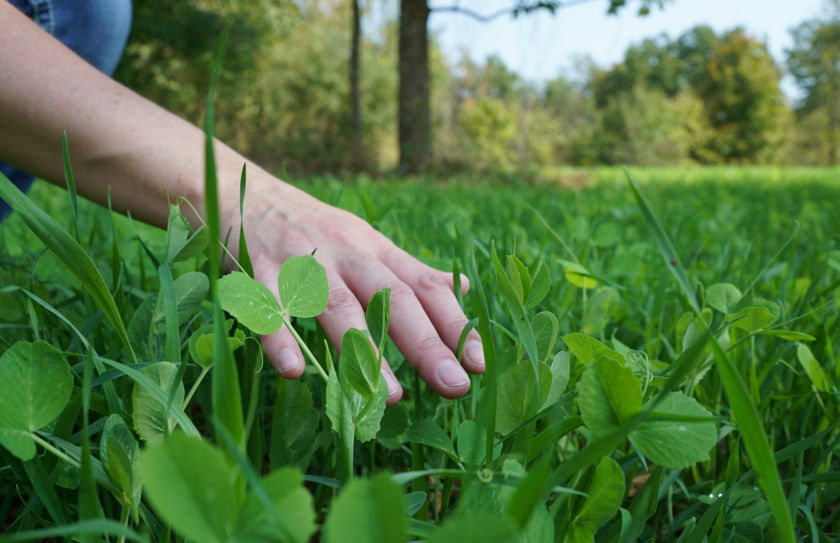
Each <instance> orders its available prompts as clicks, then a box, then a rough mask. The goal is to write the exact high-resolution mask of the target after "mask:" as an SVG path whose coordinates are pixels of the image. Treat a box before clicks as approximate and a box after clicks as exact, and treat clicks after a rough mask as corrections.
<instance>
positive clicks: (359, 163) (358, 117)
mask: <svg viewBox="0 0 840 543" xmlns="http://www.w3.org/2000/svg"><path fill="white" fill-rule="evenodd" d="M352 4H353V9H352V13H353V15H352V18H353V23H352V26H353V31H352V37H351V39H350V119H351V123H352V126H351V129H350V138H351V139H352V143H351V148H352V149H353V153H352V154H353V162H354V164H353V166H354V167H355V168H358V169H362V168H364V165H365V146H364V139H363V136H364V134H363V132H362V93H361V82H360V80H361V73H360V72H361V56H362V53H361V45H362V16H361V10H360V7H359V0H352Z"/></svg>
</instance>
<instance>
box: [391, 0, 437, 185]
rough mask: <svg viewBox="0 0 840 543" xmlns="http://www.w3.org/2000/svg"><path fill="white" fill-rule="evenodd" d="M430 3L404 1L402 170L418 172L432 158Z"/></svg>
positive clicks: (402, 2)
mask: <svg viewBox="0 0 840 543" xmlns="http://www.w3.org/2000/svg"><path fill="white" fill-rule="evenodd" d="M428 20H429V5H428V3H427V0H400V59H399V64H400V68H399V69H400V85H399V86H400V90H399V138H400V172H402V173H418V172H422V171H424V170H426V169H428V167H429V165H430V163H431V160H432V122H431V113H430V109H429V35H428V26H427V25H428Z"/></svg>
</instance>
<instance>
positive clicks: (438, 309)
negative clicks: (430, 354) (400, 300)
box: [386, 250, 485, 373]
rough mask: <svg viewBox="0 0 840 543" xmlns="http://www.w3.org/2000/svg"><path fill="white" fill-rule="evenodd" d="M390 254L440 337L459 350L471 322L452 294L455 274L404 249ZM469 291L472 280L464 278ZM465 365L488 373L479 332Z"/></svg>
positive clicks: (470, 339)
mask: <svg viewBox="0 0 840 543" xmlns="http://www.w3.org/2000/svg"><path fill="white" fill-rule="evenodd" d="M390 255H391V256H389V257H387V262H386V264H387V265H388V267H389V268H391V270H393V272H394V273H395V274H396V275H397V276H398V277H399V278H400V279H401V280H402V282H404V283H405V284H406V285H408V286H409V287H410V288H411V290H412V291H413V292H414V294H415V295H416V296H417V299H418V300H419V301H420V304H421V305H422V306H423V309H424V310H425V312H426V314H427V315H428V317H429V319H431V322H432V323H433V324H434V327H435V329H436V330H437V331H438V333H439V334H440V337H441V338H442V339H443V341H444V342H445V343H446V344H447V345H448V346H449V348H450V349H452V350H453V351H456V350H457V348H458V341H459V340H460V338H461V332H462V331H463V330H464V327H465V326H466V325H467V323H468V322H469V321H468V320H467V317H466V316H465V315H464V312H463V311H462V310H461V306H460V305H459V304H458V300H457V299H456V298H455V294H454V293H453V292H452V274H450V273H445V272H442V271H440V270H436V269H434V268H431V267H429V266H426V265H425V264H423V263H421V262H418V261H417V260H415V259H414V258H413V257H411V256H409V255H408V253H405V252H404V251H402V250H397V252H395V253H391V254H390ZM467 289H469V280H468V279H467V278H466V276H463V275H462V276H461V290H462V292H464V293H466V291H467ZM462 362H463V365H464V367H465V368H466V369H467V370H468V371H470V372H472V373H484V367H485V366H484V349H483V347H482V345H481V337H480V336H479V335H478V332H477V331H475V330H470V332H469V333H468V334H467V338H466V340H465V342H464V352H463V356H462Z"/></svg>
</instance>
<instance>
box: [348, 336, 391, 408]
mask: <svg viewBox="0 0 840 543" xmlns="http://www.w3.org/2000/svg"><path fill="white" fill-rule="evenodd" d="M339 377H340V378H341V382H342V384H344V383H347V384H349V385H350V386H351V387H353V389H354V390H355V391H356V392H358V393H359V394H361V395H362V397H363V398H364V399H365V400H369V399H370V398H372V397H373V396H374V395H376V392H377V390H378V389H379V382H380V381H381V380H382V371H381V368H380V362H379V359H378V357H377V356H376V352H375V351H374V350H373V345H371V343H370V338H368V336H367V335H365V333H364V332H362V331H361V330H357V329H355V328H351V329H349V330H347V332H345V333H344V337H343V338H342V339H341V354H340V358H339Z"/></svg>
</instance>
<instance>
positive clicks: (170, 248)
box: [166, 206, 209, 264]
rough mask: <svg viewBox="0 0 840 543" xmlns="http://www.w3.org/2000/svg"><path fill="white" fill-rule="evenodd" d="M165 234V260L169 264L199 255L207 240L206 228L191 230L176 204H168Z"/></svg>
mask: <svg viewBox="0 0 840 543" xmlns="http://www.w3.org/2000/svg"><path fill="white" fill-rule="evenodd" d="M166 234H167V236H166V261H167V262H169V263H170V264H171V263H173V262H180V261H182V260H187V259H189V258H192V257H194V256H198V255H200V254H201V253H202V251H204V248H205V247H207V241H208V240H209V237H208V235H207V228H206V227H204V226H200V227H198V229H197V230H193V229H192V228H191V227H190V225H189V223H188V222H187V220H186V219H185V218H184V217H183V215H181V212H180V210H179V209H178V207H177V206H169V225H168V226H167V229H166Z"/></svg>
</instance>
